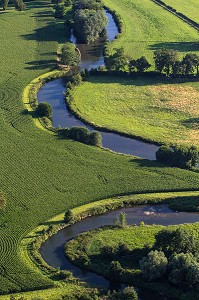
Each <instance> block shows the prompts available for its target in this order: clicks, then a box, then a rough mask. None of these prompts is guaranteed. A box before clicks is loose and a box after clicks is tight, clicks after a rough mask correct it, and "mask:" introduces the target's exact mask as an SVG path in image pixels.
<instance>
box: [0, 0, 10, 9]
mask: <svg viewBox="0 0 199 300" xmlns="http://www.w3.org/2000/svg"><path fill="white" fill-rule="evenodd" d="M8 2H9V0H1V5H2V7H3V10H6V9H7V7H8Z"/></svg>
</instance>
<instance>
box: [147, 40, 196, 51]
mask: <svg viewBox="0 0 199 300" xmlns="http://www.w3.org/2000/svg"><path fill="white" fill-rule="evenodd" d="M161 48H164V49H173V50H177V51H179V52H194V51H199V43H197V42H162V43H155V44H153V45H151V46H149V47H148V49H150V50H154V51H155V50H158V49H161Z"/></svg>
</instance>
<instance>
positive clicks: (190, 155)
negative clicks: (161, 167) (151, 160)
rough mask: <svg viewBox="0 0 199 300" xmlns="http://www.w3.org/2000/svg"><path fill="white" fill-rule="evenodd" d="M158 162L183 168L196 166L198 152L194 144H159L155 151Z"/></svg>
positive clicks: (198, 156)
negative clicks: (171, 145) (189, 145)
mask: <svg viewBox="0 0 199 300" xmlns="http://www.w3.org/2000/svg"><path fill="white" fill-rule="evenodd" d="M156 159H157V161H159V162H162V163H165V164H168V165H170V166H174V167H179V168H183V169H190V168H192V167H196V166H197V164H198V162H199V152H198V150H197V148H196V147H195V146H191V147H188V146H175V147H170V146H167V145H163V146H161V147H160V148H159V149H158V150H157V152H156Z"/></svg>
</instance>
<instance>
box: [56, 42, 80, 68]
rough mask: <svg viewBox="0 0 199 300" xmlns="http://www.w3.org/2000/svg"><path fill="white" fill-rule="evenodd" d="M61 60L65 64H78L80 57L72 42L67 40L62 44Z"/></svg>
mask: <svg viewBox="0 0 199 300" xmlns="http://www.w3.org/2000/svg"><path fill="white" fill-rule="evenodd" d="M61 60H62V62H63V63H64V64H65V65H69V66H78V64H79V62H80V57H79V53H78V52H77V51H76V49H75V45H74V44H73V43H70V42H68V43H65V44H64V45H63V46H62V48H61Z"/></svg>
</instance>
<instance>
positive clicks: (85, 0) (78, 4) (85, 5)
mask: <svg viewBox="0 0 199 300" xmlns="http://www.w3.org/2000/svg"><path fill="white" fill-rule="evenodd" d="M73 8H74V10H78V9H93V10H99V9H102V8H103V4H102V2H101V1H98V0H75V1H74V5H73Z"/></svg>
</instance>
